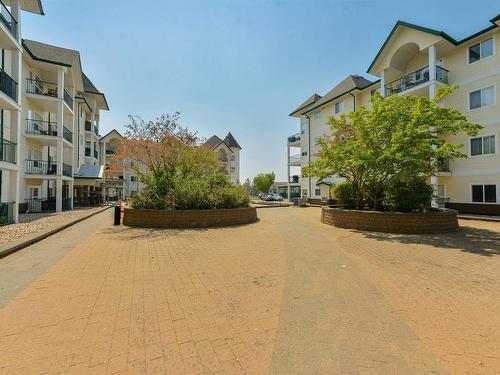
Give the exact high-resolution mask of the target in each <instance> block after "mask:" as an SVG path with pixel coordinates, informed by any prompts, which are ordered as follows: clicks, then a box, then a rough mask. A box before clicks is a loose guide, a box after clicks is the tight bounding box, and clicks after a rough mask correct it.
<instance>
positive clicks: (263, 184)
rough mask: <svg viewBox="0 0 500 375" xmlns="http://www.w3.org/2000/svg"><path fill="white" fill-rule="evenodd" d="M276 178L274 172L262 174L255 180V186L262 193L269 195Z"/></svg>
mask: <svg viewBox="0 0 500 375" xmlns="http://www.w3.org/2000/svg"><path fill="white" fill-rule="evenodd" d="M275 178H276V176H275V174H274V172H270V173H261V174H259V175H257V176H255V177H254V178H253V184H254V185H255V187H256V188H257V189H258V190H259V191H260V192H261V193H267V192H268V191H269V189H270V188H271V186H272V184H273V183H274V179H275Z"/></svg>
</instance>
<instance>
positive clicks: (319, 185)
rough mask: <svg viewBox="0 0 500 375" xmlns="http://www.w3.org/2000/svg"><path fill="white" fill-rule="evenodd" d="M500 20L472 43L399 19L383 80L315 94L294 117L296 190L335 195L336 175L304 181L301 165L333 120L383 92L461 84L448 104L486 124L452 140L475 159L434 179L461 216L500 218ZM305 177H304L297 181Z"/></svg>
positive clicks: (381, 55)
mask: <svg viewBox="0 0 500 375" xmlns="http://www.w3.org/2000/svg"><path fill="white" fill-rule="evenodd" d="M499 48H500V15H498V16H496V17H495V18H493V19H492V20H490V26H488V27H486V28H484V29H482V30H479V31H478V32H476V33H474V34H473V35H470V36H468V37H466V38H464V39H461V40H456V39H454V38H453V37H451V36H450V35H448V34H447V33H445V32H443V31H439V30H434V29H429V28H425V27H422V26H418V25H413V24H410V23H406V22H402V21H398V22H397V23H396V25H395V26H394V28H393V29H392V31H391V32H390V34H389V36H388V37H387V39H386V40H385V42H384V43H383V45H382V46H381V48H380V50H379V52H378V53H377V55H376V56H375V58H374V60H373V61H372V63H371V64H370V66H369V68H368V71H367V72H368V73H369V74H371V75H372V76H375V77H377V78H378V79H374V80H369V79H366V78H363V77H360V76H355V75H353V76H349V77H347V78H346V79H345V80H344V81H342V82H341V83H340V84H338V85H337V86H336V87H334V88H333V89H332V90H331V91H330V92H328V93H327V94H326V95H325V96H323V97H321V96H320V95H317V94H315V95H313V96H311V97H310V98H308V99H307V100H306V101H305V102H304V103H302V104H301V105H300V106H298V107H297V109H295V110H294V111H293V112H292V113H291V114H290V116H293V117H296V118H298V119H300V132H299V133H297V134H294V135H293V136H290V137H288V140H287V143H288V148H287V149H288V171H289V172H288V176H289V181H290V182H289V191H290V190H291V189H294V188H295V189H296V188H297V186H300V190H301V191H300V193H301V195H302V196H307V197H311V198H321V197H324V198H325V197H328V194H329V187H330V186H331V185H332V184H335V183H336V182H338V179H336V178H335V177H333V176H332V177H331V178H329V179H325V180H323V181H320V180H318V179H315V178H309V177H307V178H301V177H300V168H301V167H304V166H306V165H307V164H308V163H309V162H310V161H311V160H313V159H314V157H315V154H316V153H317V152H318V151H319V147H318V144H317V141H318V139H319V137H321V136H322V135H324V134H329V127H328V125H326V122H327V121H328V118H329V117H330V116H334V117H335V116H340V115H341V114H342V113H345V112H349V111H352V110H355V109H356V108H357V107H358V106H369V105H370V104H369V98H370V96H371V95H373V93H374V92H375V91H376V90H378V91H379V92H380V93H381V95H383V96H388V95H425V96H428V97H429V98H433V97H434V96H435V93H436V90H437V88H438V87H439V86H440V85H453V84H458V85H459V89H458V90H456V91H455V92H454V93H453V94H451V95H450V96H448V97H446V98H445V99H444V100H443V102H442V103H441V104H442V105H444V106H449V107H453V108H457V109H459V110H460V111H462V113H464V114H465V115H466V116H467V117H468V118H469V120H470V121H471V122H475V123H479V124H481V125H483V127H484V128H483V129H482V130H480V132H479V134H478V135H477V136H476V137H467V136H465V135H463V134H462V135H456V136H453V137H452V136H450V137H449V141H451V142H456V143H463V144H464V147H463V151H464V153H465V154H467V155H468V158H467V159H458V160H452V161H450V162H449V163H445V164H443V165H442V167H441V169H440V171H439V173H438V175H437V176H432V177H431V179H430V182H431V184H432V185H433V186H434V188H435V190H436V192H437V194H438V196H439V197H440V199H439V201H440V202H447V203H446V206H447V207H451V208H455V209H458V210H459V211H461V212H469V213H486V214H500V155H499V152H498V148H499V144H498V137H499V135H500V106H499V105H498V103H497V97H498V95H497V92H498V89H499V88H500V55H499V54H497V53H496V51H497V50H499ZM294 176H297V177H294Z"/></svg>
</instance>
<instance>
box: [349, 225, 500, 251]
mask: <svg viewBox="0 0 500 375" xmlns="http://www.w3.org/2000/svg"><path fill="white" fill-rule="evenodd" d="M499 229H500V225H499ZM358 233H361V234H362V235H364V236H365V237H366V238H371V239H374V240H377V241H390V242H399V243H402V244H416V245H430V246H434V247H436V248H440V249H457V250H461V251H464V252H467V253H471V254H477V255H481V256H487V257H491V256H494V255H500V232H495V231H491V230H488V229H480V228H474V227H469V226H461V227H460V230H459V231H458V232H455V233H444V234H427V235H397V234H389V233H379V232H364V231H358Z"/></svg>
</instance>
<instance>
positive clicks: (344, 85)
mask: <svg viewBox="0 0 500 375" xmlns="http://www.w3.org/2000/svg"><path fill="white" fill-rule="evenodd" d="M374 83H375V82H372V81H369V80H367V79H366V78H364V77H362V76H358V75H353V74H350V75H348V76H347V77H346V78H345V79H344V80H343V81H342V82H340V83H339V84H338V85H337V86H335V87H334V88H333V89H331V90H330V91H328V93H327V94H326V95H325V96H323V97H322V98H321V99H320V100H318V101H317V102H315V103H314V105H311V106H309V107H307V108H305V109H304V110H303V111H302V113H306V112H310V111H312V110H314V109H316V108H319V107H321V106H323V105H325V104H327V103H329V102H331V101H333V100H335V99H337V98H339V97H341V96H343V95H345V94H347V93H349V92H351V91H354V90H362V89H364V88H366V87H368V86H371V85H372V84H374Z"/></svg>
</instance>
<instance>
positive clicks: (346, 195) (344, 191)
mask: <svg viewBox="0 0 500 375" xmlns="http://www.w3.org/2000/svg"><path fill="white" fill-rule="evenodd" d="M331 190H332V193H333V196H334V198H335V199H337V200H338V201H339V204H340V205H341V206H343V207H347V208H353V207H354V192H353V189H352V185H351V183H349V182H347V181H346V182H341V183H339V184H336V185H334V186H332V188H331Z"/></svg>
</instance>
